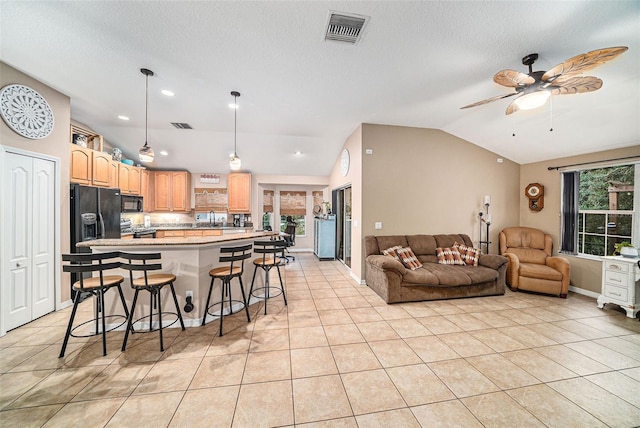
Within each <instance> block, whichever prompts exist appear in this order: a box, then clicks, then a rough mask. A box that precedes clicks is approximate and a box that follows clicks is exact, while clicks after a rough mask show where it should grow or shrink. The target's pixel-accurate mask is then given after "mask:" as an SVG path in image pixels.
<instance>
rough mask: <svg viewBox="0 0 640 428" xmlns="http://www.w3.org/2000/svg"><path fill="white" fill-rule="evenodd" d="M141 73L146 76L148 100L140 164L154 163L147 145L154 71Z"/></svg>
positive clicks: (139, 155) (146, 99) (145, 110)
mask: <svg viewBox="0 0 640 428" xmlns="http://www.w3.org/2000/svg"><path fill="white" fill-rule="evenodd" d="M140 73H142V74H144V75H145V80H146V86H145V91H146V98H145V103H144V146H142V147H141V148H140V151H139V152H138V157H139V158H140V162H145V163H148V162H153V157H154V155H153V149H152V148H151V147H149V144H148V143H147V134H148V129H149V76H153V71H151V70H149V69H147V68H141V69H140Z"/></svg>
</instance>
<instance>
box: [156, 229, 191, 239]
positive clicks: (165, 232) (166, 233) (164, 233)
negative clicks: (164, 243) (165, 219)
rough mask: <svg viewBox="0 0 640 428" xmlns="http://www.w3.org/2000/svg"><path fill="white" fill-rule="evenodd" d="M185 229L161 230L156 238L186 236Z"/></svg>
mask: <svg viewBox="0 0 640 428" xmlns="http://www.w3.org/2000/svg"><path fill="white" fill-rule="evenodd" d="M184 232H185V231H184V230H159V231H157V232H156V238H184Z"/></svg>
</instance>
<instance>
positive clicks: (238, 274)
mask: <svg viewBox="0 0 640 428" xmlns="http://www.w3.org/2000/svg"><path fill="white" fill-rule="evenodd" d="M252 247H253V245H252V244H247V245H241V246H238V247H222V248H220V258H219V259H218V261H219V262H220V263H230V264H229V265H228V266H220V267H217V268H214V269H211V270H210V271H209V276H210V277H211V284H210V285H209V294H208V295H207V303H206V305H205V306H204V308H205V309H204V315H203V316H202V324H201V325H204V323H205V320H206V318H207V314H208V315H211V316H216V315H217V314H216V313H211V312H209V309H211V308H212V307H214V306H217V305H220V313H219V315H220V332H219V335H220V336H222V318H223V317H224V316H226V315H231V314H233V306H232V304H233V302H236V303H240V304H242V305H243V307H244V310H245V312H246V313H247V322H251V318H250V317H249V307H248V305H247V298H246V296H245V294H244V284H243V283H242V274H243V273H244V261H245V260H246V259H248V258H249V257H251V248H252ZM225 254H231V255H225ZM237 262H240V266H238V264H237ZM234 263H236V265H235V266H234ZM216 278H218V279H220V280H221V281H222V285H221V286H220V301H219V302H217V303H214V304H212V305H209V302H210V301H211V292H212V291H213V282H214V281H215V280H216ZM233 278H238V280H239V281H240V291H241V292H242V301H240V300H233V299H232V298H231V280H232V279H233ZM225 296H228V297H229V298H228V299H227V302H229V312H228V313H224V304H225Z"/></svg>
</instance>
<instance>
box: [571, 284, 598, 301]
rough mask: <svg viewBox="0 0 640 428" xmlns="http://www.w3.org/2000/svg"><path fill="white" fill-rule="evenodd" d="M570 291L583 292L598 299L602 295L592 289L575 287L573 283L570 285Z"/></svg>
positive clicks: (584, 294)
mask: <svg viewBox="0 0 640 428" xmlns="http://www.w3.org/2000/svg"><path fill="white" fill-rule="evenodd" d="M569 291H573V292H574V293H577V294H582V295H583V296H587V297H593V298H594V299H597V298H598V296H599V295H600V293H596V292H593V291H591V290H585V289H584V288H578V287H574V286H573V285H570V286H569Z"/></svg>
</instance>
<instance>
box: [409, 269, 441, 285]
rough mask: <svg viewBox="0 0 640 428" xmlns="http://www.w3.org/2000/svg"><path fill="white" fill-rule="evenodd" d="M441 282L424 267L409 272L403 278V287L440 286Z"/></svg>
mask: <svg viewBox="0 0 640 428" xmlns="http://www.w3.org/2000/svg"><path fill="white" fill-rule="evenodd" d="M439 284H440V280H439V279H438V277H437V276H435V275H434V274H433V273H431V272H429V271H428V270H426V269H425V268H424V266H423V267H421V268H419V269H416V270H407V272H406V273H405V274H404V276H403V277H402V285H439Z"/></svg>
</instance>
